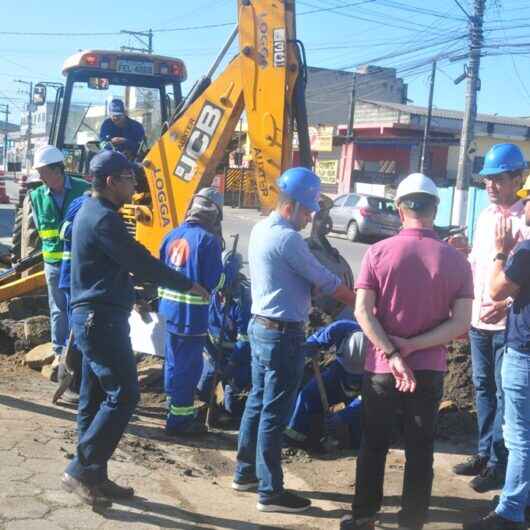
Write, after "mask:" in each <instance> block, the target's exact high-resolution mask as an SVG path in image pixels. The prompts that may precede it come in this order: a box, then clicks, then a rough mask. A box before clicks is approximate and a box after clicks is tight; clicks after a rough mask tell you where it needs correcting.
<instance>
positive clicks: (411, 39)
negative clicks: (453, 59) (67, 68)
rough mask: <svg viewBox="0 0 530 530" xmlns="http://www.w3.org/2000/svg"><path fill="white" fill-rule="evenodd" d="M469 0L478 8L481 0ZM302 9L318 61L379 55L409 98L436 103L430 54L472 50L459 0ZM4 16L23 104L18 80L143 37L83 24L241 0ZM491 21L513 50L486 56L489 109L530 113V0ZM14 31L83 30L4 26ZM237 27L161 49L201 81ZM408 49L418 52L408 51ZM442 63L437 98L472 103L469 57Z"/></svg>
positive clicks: (311, 3)
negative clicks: (463, 77)
mask: <svg viewBox="0 0 530 530" xmlns="http://www.w3.org/2000/svg"><path fill="white" fill-rule="evenodd" d="M459 1H460V4H461V5H462V6H463V8H464V9H466V10H467V11H468V12H470V11H471V4H472V0H459ZM353 4H359V5H353ZM297 12H298V14H299V16H298V21H297V24H298V34H299V37H300V38H301V39H302V40H303V41H304V43H305V45H306V48H307V52H308V62H309V64H310V65H311V66H320V67H327V68H348V69H350V70H351V69H352V68H354V67H355V65H358V64H362V63H366V62H371V63H372V64H379V65H382V66H392V67H396V68H398V73H399V74H400V75H402V76H403V77H404V78H405V81H406V82H408V83H409V98H410V99H412V100H413V101H414V103H415V104H419V105H425V104H426V103H427V93H428V76H429V70H430V67H429V65H428V64H427V63H428V61H429V60H430V57H432V56H433V55H435V54H438V53H446V54H447V52H449V51H452V50H454V52H455V54H458V52H459V51H460V53H462V51H464V48H465V46H466V42H467V41H466V39H465V37H464V35H465V34H466V31H467V24H466V21H465V20H464V19H465V15H464V14H463V13H462V11H461V10H460V9H459V8H458V7H457V5H456V3H455V1H454V0H364V1H363V0H297ZM304 13H305V14H304ZM1 20H2V24H1V25H0V103H6V102H9V103H10V106H11V107H14V106H15V105H17V106H18V108H19V109H20V107H22V105H23V103H24V102H25V101H26V99H25V98H26V96H24V95H23V94H21V93H19V92H18V91H19V90H20V89H21V88H22V89H23V88H24V87H21V86H19V85H17V84H15V83H14V82H13V80H14V79H23V80H27V81H35V82H36V81H40V80H47V81H60V80H61V74H60V70H61V65H62V63H63V61H64V59H65V58H66V57H67V56H69V55H71V54H73V53H75V52H76V51H77V50H79V49H87V48H107V49H118V48H119V47H120V46H121V45H135V42H134V40H133V39H132V38H130V37H128V36H126V35H106V36H90V35H77V34H78V33H81V32H83V33H100V32H109V33H113V32H119V31H120V30H121V29H129V30H146V29H148V28H152V29H154V30H171V29H174V28H183V27H190V26H203V25H209V24H222V23H228V22H232V21H235V20H236V1H235V0H192V1H183V0H177V1H174V2H168V1H167V0H150V1H148V2H144V1H140V0H135V1H133V2H131V1H130V0H114V1H112V2H109V1H108V0H105V1H103V0H92V1H91V2H88V3H87V2H79V3H77V4H76V3H74V2H72V1H71V0H70V1H66V0H50V1H48V2H42V1H41V0H26V1H25V2H11V3H10V4H9V9H7V8H6V6H4V8H3V9H2V17H1ZM485 29H486V31H485V43H486V45H487V46H488V48H487V50H488V52H490V53H496V54H498V53H500V52H502V53H503V54H502V55H492V56H490V57H486V58H483V60H482V70H481V78H482V91H481V92H480V96H479V112H488V113H498V114H504V115H513V116H530V2H529V1H528V0H487V15H486V24H485ZM6 31H12V32H51V33H55V32H72V33H76V35H75V36H28V35H20V36H18V35H5V34H2V32H6ZM229 31H230V27H229V26H226V27H219V28H208V29H189V30H184V31H165V32H157V33H155V37H154V48H155V52H156V53H160V54H163V55H170V56H176V57H181V58H182V59H184V61H185V62H186V64H187V67H188V71H189V78H190V80H194V79H196V78H197V77H198V76H200V75H201V73H203V72H204V71H205V70H206V69H207V67H208V66H209V64H210V63H211V61H212V59H213V58H214V56H215V54H216V53H217V50H218V49H219V48H220V46H221V45H222V44H223V42H224V40H225V39H226V37H227V35H228V33H229ZM136 44H137V43H136ZM514 45H516V46H514ZM407 51H409V52H410V53H408V54H404V52H407ZM508 52H511V53H508ZM400 54H401V55H400ZM389 55H391V57H387V56H389ZM392 55H396V56H395V57H392ZM385 57H387V58H385ZM376 59H378V60H376ZM440 66H441V70H440V71H439V73H438V76H437V83H436V90H435V105H436V106H437V107H440V108H451V109H463V107H464V94H465V83H461V84H460V85H458V86H455V85H454V84H453V81H452V79H454V78H456V77H457V76H458V75H459V74H461V73H462V71H463V63H462V62H460V63H449V62H448V61H447V60H442V61H441V65H440ZM186 87H189V83H187V85H186ZM186 87H185V88H186ZM6 96H7V97H9V98H12V99H11V101H8V100H6V99H5V97H6ZM332 103H333V99H332V91H330V104H332ZM16 112H17V108H15V113H16ZM10 121H11V120H10Z"/></svg>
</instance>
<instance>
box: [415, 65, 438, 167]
mask: <svg viewBox="0 0 530 530" xmlns="http://www.w3.org/2000/svg"><path fill="white" fill-rule="evenodd" d="M435 79H436V61H435V60H434V61H433V62H432V71H431V84H430V88H429V109H428V110H427V119H426V120H425V129H424V130H423V142H422V144H421V157H420V168H419V169H420V173H424V174H425V172H426V171H427V172H429V171H430V169H431V163H430V157H429V156H428V149H429V139H430V138H429V137H430V134H431V120H432V102H433V96H434V81H435Z"/></svg>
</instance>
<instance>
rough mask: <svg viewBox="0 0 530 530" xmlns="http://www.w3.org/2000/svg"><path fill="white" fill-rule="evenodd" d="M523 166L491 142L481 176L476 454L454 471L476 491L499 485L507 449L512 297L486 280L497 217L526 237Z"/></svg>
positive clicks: (509, 148) (476, 254) (509, 147)
mask: <svg viewBox="0 0 530 530" xmlns="http://www.w3.org/2000/svg"><path fill="white" fill-rule="evenodd" d="M525 168H526V162H525V159H524V157H523V154H522V152H521V150H520V149H519V147H517V146H516V145H514V144H496V145H494V146H493V147H492V148H491V149H490V150H489V151H488V153H487V154H486V157H485V160H484V167H483V169H482V171H481V172H480V175H481V176H482V177H483V179H484V182H485V185H486V191H487V193H488V197H489V199H490V203H491V204H490V205H489V206H488V207H487V208H486V209H485V210H484V211H483V212H482V213H481V214H480V217H479V218H478V221H477V225H476V228H475V236H474V242H473V250H472V252H471V254H470V256H469V260H470V262H471V267H472V269H473V282H474V285H475V299H474V301H473V316H472V321H471V330H470V332H469V340H470V345H471V362H472V367H473V385H474V387H475V396H476V397H475V399H476V409H477V421H478V437H479V439H478V451H477V454H475V455H473V456H471V457H470V458H469V459H468V460H467V461H465V462H463V463H462V464H459V465H457V466H456V467H455V468H454V472H455V473H457V474H459V475H468V476H475V478H473V480H472V481H471V482H470V486H471V487H472V488H473V489H474V490H475V491H477V492H479V493H485V492H487V491H490V490H493V489H497V488H499V487H502V485H503V483H504V475H505V470H506V449H505V447H504V440H503V435H502V419H503V411H504V405H503V401H504V400H503V393H502V385H501V368H502V358H503V352H504V342H505V329H506V314H507V311H508V306H509V304H510V301H511V299H510V298H505V299H504V300H497V301H494V300H492V299H491V297H490V292H489V281H490V277H491V271H492V269H493V266H494V258H495V255H496V254H497V252H496V250H495V227H496V225H497V224H498V222H499V220H500V219H503V218H504V219H508V220H510V222H511V230H512V234H513V236H514V237H515V238H516V240H520V239H525V234H526V233H527V228H526V227H525V223H524V214H523V203H522V201H521V200H520V199H519V197H518V196H517V190H519V189H520V188H521V185H522V178H523V170H524V169H525Z"/></svg>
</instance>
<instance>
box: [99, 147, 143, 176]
mask: <svg viewBox="0 0 530 530" xmlns="http://www.w3.org/2000/svg"><path fill="white" fill-rule="evenodd" d="M126 169H129V170H131V171H133V165H132V164H131V163H130V162H129V161H128V160H127V158H126V157H125V155H123V154H122V153H118V151H111V150H104V151H101V152H100V153H98V154H97V155H96V156H95V157H94V158H93V159H92V160H91V161H90V174H91V175H92V176H93V177H94V178H102V177H108V176H109V175H119V174H120V173H121V172H122V171H124V170H126Z"/></svg>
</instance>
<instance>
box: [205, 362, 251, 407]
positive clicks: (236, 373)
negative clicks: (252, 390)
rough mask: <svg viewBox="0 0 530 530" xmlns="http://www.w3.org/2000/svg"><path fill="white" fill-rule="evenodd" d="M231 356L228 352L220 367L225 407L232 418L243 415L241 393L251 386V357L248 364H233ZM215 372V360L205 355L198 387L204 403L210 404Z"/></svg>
mask: <svg viewBox="0 0 530 530" xmlns="http://www.w3.org/2000/svg"><path fill="white" fill-rule="evenodd" d="M229 355H230V353H229V352H227V354H226V356H225V357H223V359H222V361H221V367H220V370H221V383H222V385H223V393H224V400H223V406H224V409H225V410H226V412H228V413H229V414H231V415H232V416H235V417H239V416H241V414H242V413H243V404H244V399H243V398H242V397H241V393H242V392H243V391H244V390H246V389H247V388H248V387H249V386H250V381H251V370H250V356H249V358H248V362H246V363H242V362H237V363H233V362H231V361H229V360H228V359H227V357H229ZM214 372H215V362H214V360H213V359H212V358H211V357H210V356H209V355H205V356H204V366H203V369H202V374H201V378H200V380H199V383H198V385H197V390H198V392H199V398H200V399H201V400H202V401H205V402H208V400H209V396H210V393H211V391H212V382H213V376H214Z"/></svg>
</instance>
